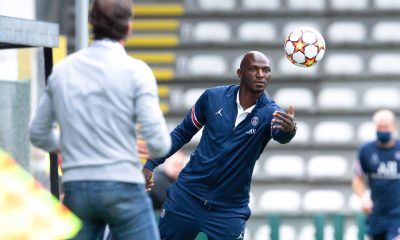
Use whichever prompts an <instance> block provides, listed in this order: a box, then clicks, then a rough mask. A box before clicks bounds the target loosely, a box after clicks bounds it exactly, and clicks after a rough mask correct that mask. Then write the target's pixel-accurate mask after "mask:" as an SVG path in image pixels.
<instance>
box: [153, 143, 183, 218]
mask: <svg viewBox="0 0 400 240" xmlns="http://www.w3.org/2000/svg"><path fill="white" fill-rule="evenodd" d="M185 163H186V155H185V153H184V152H183V151H182V150H180V151H178V152H176V153H175V154H174V155H172V156H171V157H169V158H168V159H167V160H166V162H165V164H164V169H160V170H157V171H156V173H155V174H154V180H153V181H154V186H153V187H152V189H151V191H150V192H149V194H150V197H151V199H152V200H153V207H154V210H157V211H159V210H161V208H162V206H163V204H164V201H165V200H166V198H167V188H168V187H169V186H170V185H171V184H172V183H174V182H175V180H176V179H177V178H178V176H179V173H180V172H181V170H182V169H183V167H184V166H185Z"/></svg>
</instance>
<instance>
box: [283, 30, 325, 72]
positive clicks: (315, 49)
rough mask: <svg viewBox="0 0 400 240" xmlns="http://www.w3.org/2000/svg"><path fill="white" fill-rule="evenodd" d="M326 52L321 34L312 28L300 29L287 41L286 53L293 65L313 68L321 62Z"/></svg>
mask: <svg viewBox="0 0 400 240" xmlns="http://www.w3.org/2000/svg"><path fill="white" fill-rule="evenodd" d="M325 50H326V46H325V40H324V38H323V37H322V35H321V33H319V32H318V31H317V30H315V29H314V28H311V27H299V28H296V29H295V30H294V31H293V32H291V33H290V34H289V35H288V36H287V37H286V39H285V53H286V56H287V58H288V59H289V61H290V62H291V63H293V64H294V65H296V66H300V67H311V66H313V65H314V64H316V63H317V62H319V61H321V59H322V58H323V56H324V53H325Z"/></svg>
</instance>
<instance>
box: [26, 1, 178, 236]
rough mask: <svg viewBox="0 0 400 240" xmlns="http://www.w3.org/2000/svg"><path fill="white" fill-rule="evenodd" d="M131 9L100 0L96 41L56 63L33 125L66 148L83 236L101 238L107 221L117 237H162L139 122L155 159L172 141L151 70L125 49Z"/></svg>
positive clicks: (94, 14)
mask: <svg viewBox="0 0 400 240" xmlns="http://www.w3.org/2000/svg"><path fill="white" fill-rule="evenodd" d="M131 11H132V1H131V0H96V1H94V3H93V7H92V10H91V13H90V23H91V24H92V27H93V35H94V41H93V43H92V44H91V45H90V46H89V47H88V48H86V49H83V50H81V51H79V52H77V53H75V54H72V55H70V56H68V57H67V58H66V59H65V60H63V61H62V62H60V63H59V64H58V65H56V66H55V68H54V70H53V72H52V74H51V76H50V77H49V79H48V86H47V88H46V90H45V92H44V94H43V96H42V98H41V100H40V103H39V106H38V108H37V112H36V115H35V117H34V119H33V120H32V122H31V129H30V131H31V141H32V143H33V144H34V145H36V146H37V147H40V148H42V149H45V150H46V151H50V152H52V151H57V150H60V149H61V153H62V157H63V163H62V169H63V172H64V174H63V178H62V179H63V186H64V191H65V197H64V204H65V205H66V206H67V207H69V208H70V209H71V210H72V211H73V212H74V213H75V214H76V215H77V216H78V217H79V218H80V219H81V220H82V222H83V227H82V229H81V231H80V232H79V233H78V235H77V237H76V239H82V240H88V239H97V238H98V237H99V234H100V232H102V231H103V229H104V227H105V226H106V224H109V226H110V229H111V232H112V234H113V236H115V239H126V240H132V239H145V240H146V239H147V240H155V239H159V233H158V231H157V227H156V223H155V219H154V215H153V210H152V207H151V201H150V198H149V196H148V194H147V193H146V191H145V185H144V183H145V180H144V178H143V175H142V172H141V167H140V166H141V165H140V163H139V156H138V151H137V150H138V149H137V148H136V146H135V139H136V136H137V133H136V131H135V124H136V123H138V124H140V133H141V135H142V136H143V138H144V140H145V141H146V143H147V146H148V148H149V151H150V154H151V156H153V157H161V156H163V155H165V154H167V153H168V151H169V150H170V146H171V138H170V136H169V135H168V130H167V126H166V124H165V119H164V117H163V115H162V113H161V111H160V106H159V100H158V95H157V94H158V93H157V85H156V80H155V77H154V75H153V73H152V71H151V69H150V68H149V67H148V66H147V65H146V64H145V63H144V62H142V61H139V60H136V59H133V58H131V57H129V56H128V55H127V53H126V51H125V49H124V43H125V39H126V37H127V36H128V35H129V33H130V30H131V25H132V22H131V20H132V12H131ZM56 122H57V123H58V124H59V125H60V128H61V137H59V136H58V134H57V132H56V131H55V130H54V124H55V123H56ZM139 147H140V146H139Z"/></svg>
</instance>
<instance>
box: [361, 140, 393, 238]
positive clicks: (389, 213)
mask: <svg viewBox="0 0 400 240" xmlns="http://www.w3.org/2000/svg"><path fill="white" fill-rule="evenodd" d="M358 157H359V164H360V165H359V166H360V167H361V169H359V170H361V172H359V173H356V174H365V175H366V176H367V177H368V183H369V186H370V189H371V198H372V202H373V204H374V205H373V211H372V214H371V215H370V216H369V217H368V234H369V235H371V236H378V235H381V234H383V235H385V236H386V237H384V238H382V239H387V240H392V239H394V238H395V237H396V236H397V237H399V239H400V142H399V141H397V143H396V145H395V146H393V147H392V148H389V149H383V148H379V147H378V145H377V144H376V142H369V143H366V144H364V145H363V146H362V147H361V148H360V150H359V156H358ZM396 239H397V238H396Z"/></svg>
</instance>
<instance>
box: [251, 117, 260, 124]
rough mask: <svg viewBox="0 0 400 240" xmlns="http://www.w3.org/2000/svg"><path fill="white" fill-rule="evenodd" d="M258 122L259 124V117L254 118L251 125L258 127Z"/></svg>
mask: <svg viewBox="0 0 400 240" xmlns="http://www.w3.org/2000/svg"><path fill="white" fill-rule="evenodd" d="M258 122H259V120H258V117H253V118H252V119H251V122H250V123H251V125H253V126H257V124H258Z"/></svg>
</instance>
